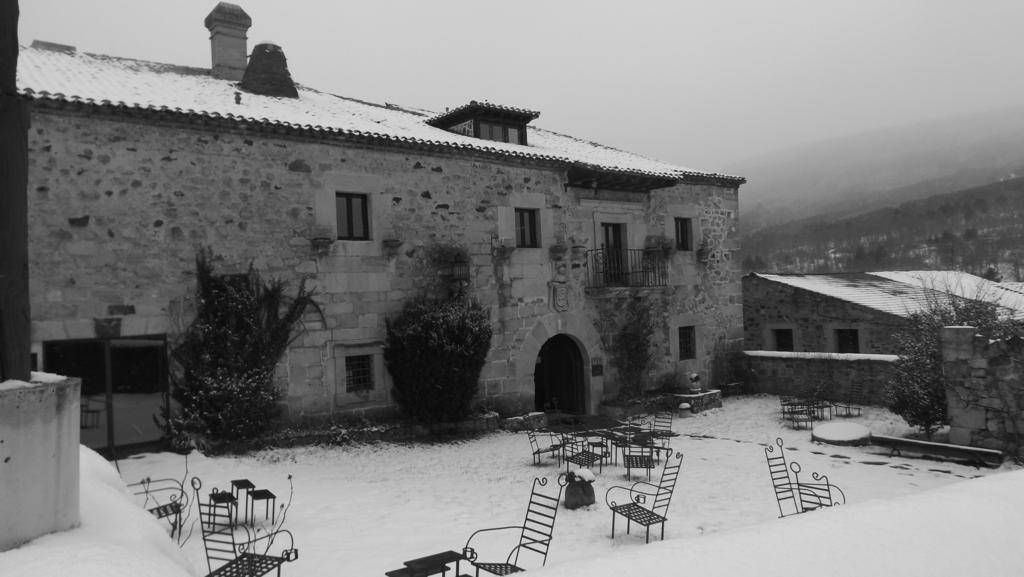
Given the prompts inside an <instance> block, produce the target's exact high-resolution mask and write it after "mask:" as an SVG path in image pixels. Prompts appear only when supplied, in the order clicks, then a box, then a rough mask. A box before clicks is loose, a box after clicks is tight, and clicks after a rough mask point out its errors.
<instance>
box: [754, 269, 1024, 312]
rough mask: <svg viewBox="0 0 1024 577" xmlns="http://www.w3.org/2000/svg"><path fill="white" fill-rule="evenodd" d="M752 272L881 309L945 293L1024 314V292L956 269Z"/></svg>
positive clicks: (917, 304) (903, 307)
mask: <svg viewBox="0 0 1024 577" xmlns="http://www.w3.org/2000/svg"><path fill="white" fill-rule="evenodd" d="M754 276H757V277H760V278H763V279H766V280H770V281H773V282H778V283H782V284H785V285H789V286H792V287H795V288H799V289H802V290H806V291H810V292H814V293H818V294H821V295H825V296H830V297H833V298H836V299H840V300H844V301H847V302H851V303H854V304H858V305H861V306H864V307H868V308H871V309H874V310H877V311H881V312H884V313H889V314H892V315H896V316H900V317H907V316H910V315H911V314H913V313H916V312H922V311H926V310H928V309H929V308H930V306H931V305H933V304H934V303H937V302H942V299H943V298H944V294H945V293H949V294H954V295H957V296H960V297H963V298H967V299H975V300H982V301H986V302H991V303H994V304H997V305H999V306H1001V307H1004V308H1005V309H1006V311H1007V316H1010V317H1013V318H1024V293H1019V292H1016V291H1013V290H1008V289H1004V288H1000V287H999V283H994V282H991V281H987V280H985V279H983V278H981V277H976V276H974V275H969V274H966V273H961V272H958V271H882V272H865V273H832V274H761V273H754Z"/></svg>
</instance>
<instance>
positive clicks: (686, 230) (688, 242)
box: [676, 218, 693, 251]
mask: <svg viewBox="0 0 1024 577" xmlns="http://www.w3.org/2000/svg"><path fill="white" fill-rule="evenodd" d="M676 250H684V251H685V250H693V219H692V218H676Z"/></svg>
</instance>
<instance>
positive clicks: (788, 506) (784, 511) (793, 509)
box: [764, 438, 800, 517]
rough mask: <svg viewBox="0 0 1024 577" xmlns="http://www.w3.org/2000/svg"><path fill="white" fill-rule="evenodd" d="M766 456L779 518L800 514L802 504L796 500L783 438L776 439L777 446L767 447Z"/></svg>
mask: <svg viewBox="0 0 1024 577" xmlns="http://www.w3.org/2000/svg"><path fill="white" fill-rule="evenodd" d="M764 456H765V459H766V460H767V461H768V474H769V475H771V478H772V487H773V488H774V489H775V501H776V503H777V504H778V506H779V517H786V516H788V515H795V514H797V513H799V512H800V504H799V503H798V502H797V500H796V492H795V491H794V489H793V483H792V481H791V480H790V478H789V464H788V463H786V455H785V454H784V453H783V451H782V438H777V439H775V444H772V445H768V446H767V447H765V449H764Z"/></svg>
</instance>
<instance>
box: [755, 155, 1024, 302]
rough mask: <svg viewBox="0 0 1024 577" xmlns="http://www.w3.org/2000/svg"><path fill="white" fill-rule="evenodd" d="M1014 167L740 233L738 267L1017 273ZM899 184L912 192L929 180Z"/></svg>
mask: <svg viewBox="0 0 1024 577" xmlns="http://www.w3.org/2000/svg"><path fill="white" fill-rule="evenodd" d="M1018 174H1020V175H1021V176H1018V175H1016V174H1015V175H1011V176H1009V177H1007V178H1004V179H1002V180H1001V181H999V182H995V183H991V184H987V185H984V186H978V187H973V188H969V189H966V190H961V191H957V192H952V193H946V194H941V195H936V196H931V197H929V198H926V199H921V200H915V201H910V202H904V203H901V204H899V205H898V206H894V207H887V208H882V209H876V210H872V211H868V212H864V213H861V214H858V215H855V216H849V217H820V216H819V217H814V218H808V219H803V220H800V221H796V222H791V223H788V224H786V225H784V226H773V227H767V228H763V229H761V230H758V231H756V232H753V233H750V234H748V235H746V236H745V237H744V239H743V246H744V247H745V248H744V251H743V254H744V259H743V266H744V269H745V270H747V271H774V272H826V271H833V272H840V271H862V270H887V269H888V270H894V269H922V268H925V269H955V270H962V271H965V272H969V273H972V274H976V275H980V276H987V277H989V278H993V280H998V277H1002V278H1004V279H1005V280H1011V281H1017V282H1020V281H1024V171H1021V172H1020V173H1018ZM907 188H908V189H911V190H910V193H912V194H918V193H923V192H926V191H927V190H928V188H929V185H928V184H927V183H920V184H918V185H915V186H913V187H907ZM753 247H756V248H753Z"/></svg>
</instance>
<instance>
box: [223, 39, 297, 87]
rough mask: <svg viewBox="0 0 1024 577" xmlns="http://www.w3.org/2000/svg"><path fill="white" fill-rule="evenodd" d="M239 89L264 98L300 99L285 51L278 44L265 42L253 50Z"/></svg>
mask: <svg viewBox="0 0 1024 577" xmlns="http://www.w3.org/2000/svg"><path fill="white" fill-rule="evenodd" d="M238 86H239V88H241V89H242V90H245V91H246V92H251V93H252V94H260V95H262V96H281V97H285V98H298V97H299V92H298V90H296V89H295V82H293V81H292V75H291V74H290V73H289V72H288V60H287V59H286V58H285V57H284V51H283V50H281V47H280V46H278V45H276V44H271V43H269V42H263V43H260V44H257V45H256V46H255V47H254V48H253V49H252V58H250V59H249V66H247V67H246V68H245V76H243V77H242V82H240V83H239V84H238Z"/></svg>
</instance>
